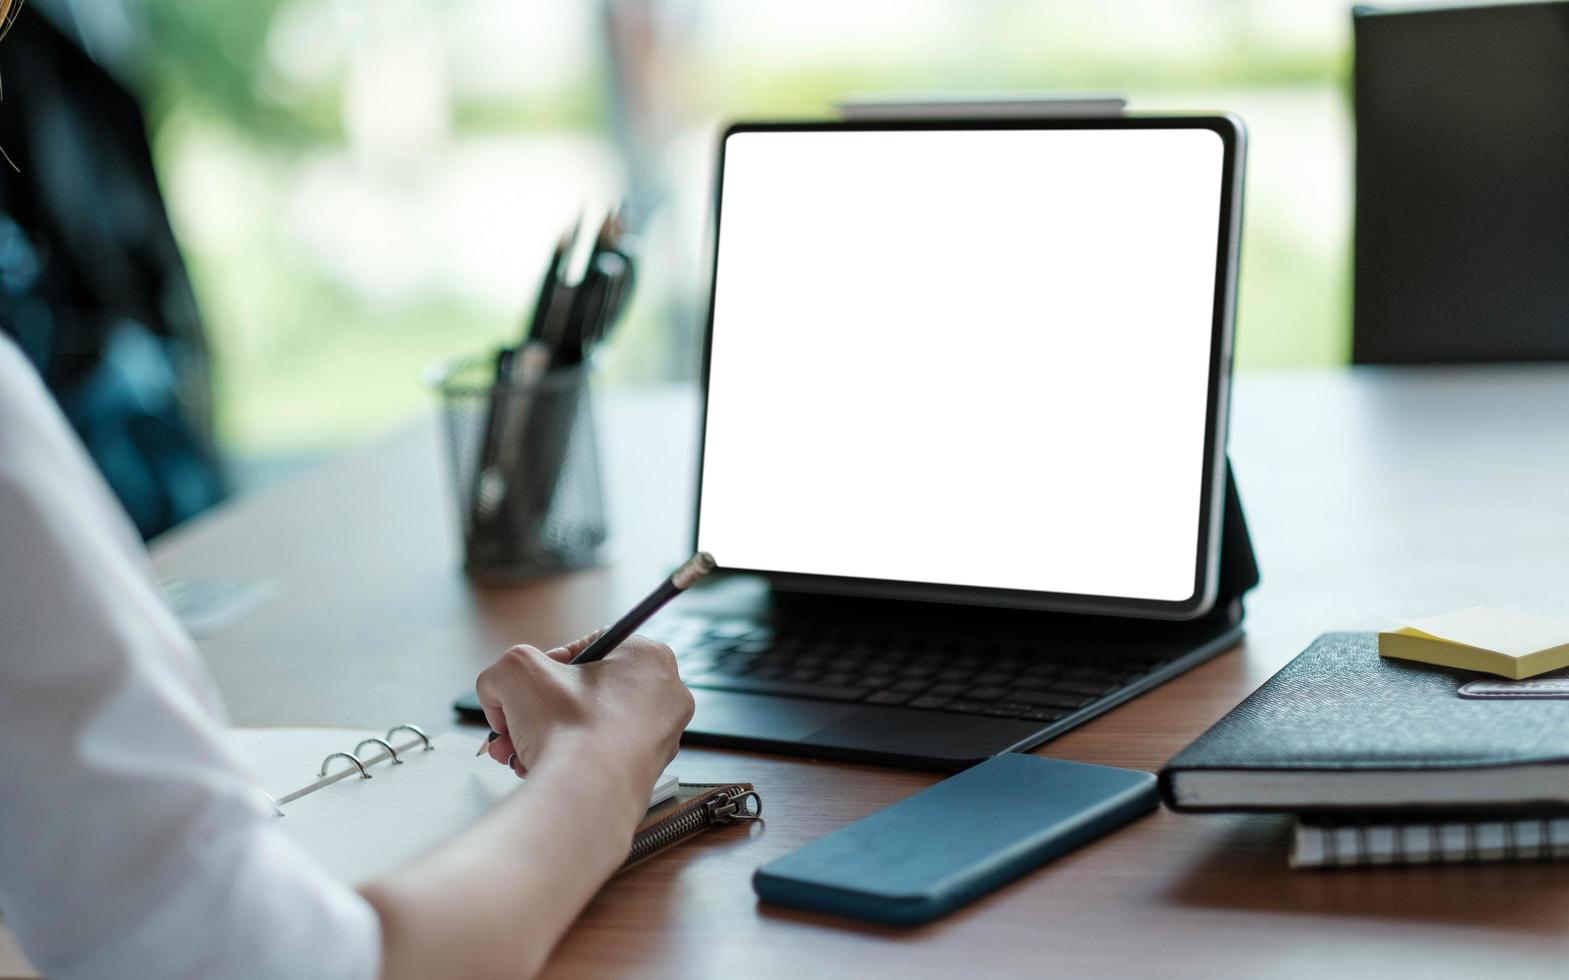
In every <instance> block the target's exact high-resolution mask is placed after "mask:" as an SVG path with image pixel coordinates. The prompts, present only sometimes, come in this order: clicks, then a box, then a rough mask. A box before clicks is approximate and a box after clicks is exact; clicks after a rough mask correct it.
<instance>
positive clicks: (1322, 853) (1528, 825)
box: [1291, 816, 1569, 868]
mask: <svg viewBox="0 0 1569 980" xmlns="http://www.w3.org/2000/svg"><path fill="white" fill-rule="evenodd" d="M1564 857H1569V816H1535V817H1518V818H1497V819H1478V818H1471V819H1448V820H1445V819H1442V818H1435V819H1429V820H1424V821H1411V822H1406V823H1370V822H1366V821H1346V820H1329V819H1320V820H1310V819H1304V820H1301V821H1299V822H1298V823H1297V827H1296V833H1295V835H1294V838H1293V841H1292V847H1291V866H1292V867H1293V868H1362V867H1386V866H1400V865H1431V864H1484V863H1494V862H1519V861H1556V860H1559V859H1561V858H1564Z"/></svg>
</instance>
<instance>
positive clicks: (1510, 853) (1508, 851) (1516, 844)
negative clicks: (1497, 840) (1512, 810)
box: [1504, 820, 1520, 861]
mask: <svg viewBox="0 0 1569 980" xmlns="http://www.w3.org/2000/svg"><path fill="white" fill-rule="evenodd" d="M1504 860H1505V861H1518V860H1520V839H1519V838H1518V837H1516V836H1515V822H1514V821H1513V820H1505V821H1504Z"/></svg>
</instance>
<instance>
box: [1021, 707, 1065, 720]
mask: <svg viewBox="0 0 1569 980" xmlns="http://www.w3.org/2000/svg"><path fill="white" fill-rule="evenodd" d="M1065 714H1067V712H1066V711H1058V710H1057V709H1056V708H1031V709H1030V710H1028V711H1026V712H1024V713H1023V714H1022V715H1020V716H1019V717H1020V718H1023V719H1025V720H1026V721H1056V720H1057V719H1058V718H1061V717H1062V716H1063V715H1065Z"/></svg>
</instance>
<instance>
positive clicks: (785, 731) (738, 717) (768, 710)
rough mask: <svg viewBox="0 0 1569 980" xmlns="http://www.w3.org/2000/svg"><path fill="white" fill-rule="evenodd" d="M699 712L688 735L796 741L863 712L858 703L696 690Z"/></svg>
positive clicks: (693, 695)
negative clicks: (834, 702) (698, 734)
mask: <svg viewBox="0 0 1569 980" xmlns="http://www.w3.org/2000/svg"><path fill="white" fill-rule="evenodd" d="M692 697H693V699H694V700H695V701H696V702H697V711H696V713H695V714H693V715H692V723H691V724H690V725H687V726H686V730H687V731H688V732H694V733H701V734H705V735H726V736H730V737H732V738H759V739H770V740H773V741H776V742H796V741H800V740H801V739H803V738H805V737H806V736H808V735H810V734H812V733H813V732H815V731H820V730H821V729H823V728H824V727H826V726H828V725H832V724H833V723H834V722H836V721H840V720H842V719H844V718H848V717H849V716H850V715H853V714H855V713H856V712H857V711H860V710H861V709H860V707H859V706H858V705H854V704H831V703H827V702H823V701H801V700H797V699H795V698H774V697H769V696H767V695H764V694H731V693H727V692H725V691H708V690H704V689H702V688H695V689H693V691H692Z"/></svg>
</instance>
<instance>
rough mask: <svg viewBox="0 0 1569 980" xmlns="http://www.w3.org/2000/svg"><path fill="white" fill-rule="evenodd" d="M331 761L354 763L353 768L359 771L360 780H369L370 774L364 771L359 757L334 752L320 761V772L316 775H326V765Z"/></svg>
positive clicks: (348, 753) (363, 764) (349, 753)
mask: <svg viewBox="0 0 1569 980" xmlns="http://www.w3.org/2000/svg"><path fill="white" fill-rule="evenodd" d="M333 759H347V760H349V761H350V762H352V763H354V768H356V769H358V770H359V771H360V776H361V778H364V779H369V778H371V777H370V773H368V772H366V771H365V763H363V762H361V761H360V757H359V756H357V755H355V754H354V753H352V752H334V753H333V754H332V755H329V756H327V758H325V759H323V760H321V772H318V773H317V774H316V775H318V776H321V777H325V776H326V775H327V763H329V762H331V761H332V760H333Z"/></svg>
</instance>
